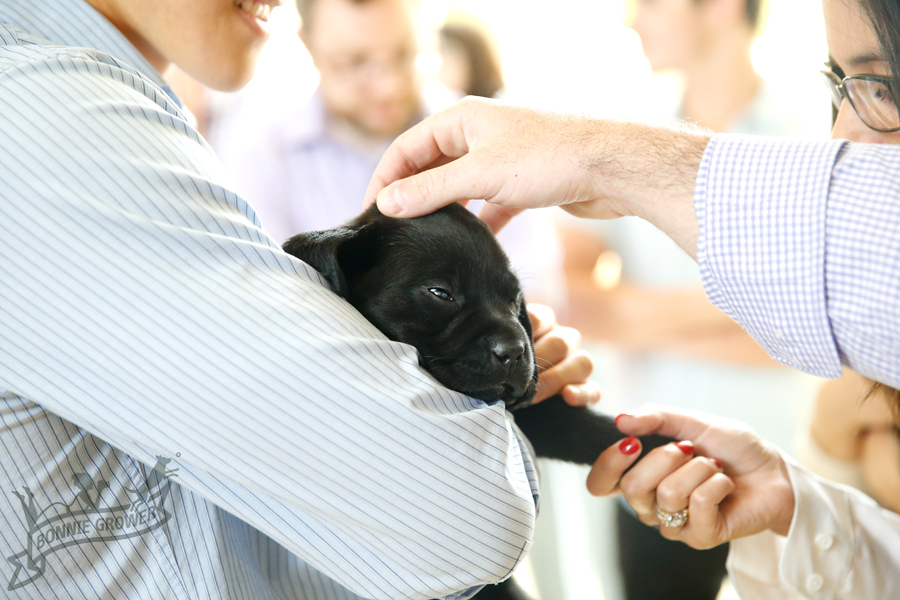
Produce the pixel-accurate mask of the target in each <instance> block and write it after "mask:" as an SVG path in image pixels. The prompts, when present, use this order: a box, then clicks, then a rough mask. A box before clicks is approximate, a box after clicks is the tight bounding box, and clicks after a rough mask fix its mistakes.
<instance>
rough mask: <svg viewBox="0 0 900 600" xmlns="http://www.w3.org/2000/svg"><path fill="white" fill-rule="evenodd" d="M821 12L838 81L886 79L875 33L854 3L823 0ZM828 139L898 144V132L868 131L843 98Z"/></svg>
mask: <svg viewBox="0 0 900 600" xmlns="http://www.w3.org/2000/svg"><path fill="white" fill-rule="evenodd" d="M822 9H823V12H824V14H825V37H826V38H827V40H828V54H829V56H830V57H831V69H832V71H834V72H835V73H836V74H837V75H838V76H839V77H842V78H843V77H847V76H850V75H882V76H890V74H891V73H890V69H889V67H888V63H887V61H886V60H885V59H886V57H885V56H884V53H883V52H882V50H881V47H880V45H879V44H878V39H877V37H876V36H875V31H874V29H873V28H872V25H871V23H869V20H868V18H867V17H866V16H865V13H864V12H863V10H862V7H861V6H860V5H859V4H858V3H857V2H856V1H855V0H823V2H822ZM831 137H833V138H841V139H846V140H851V141H855V142H866V143H872V144H900V132H894V133H881V132H878V131H873V130H872V129H869V128H868V127H866V126H865V124H863V122H862V121H860V119H859V116H857V114H856V111H854V110H853V107H851V106H850V103H849V102H848V101H847V100H846V99H844V101H843V103H842V104H841V109H840V111H838V115H837V119H836V120H835V122H834V129H833V130H832V134H831Z"/></svg>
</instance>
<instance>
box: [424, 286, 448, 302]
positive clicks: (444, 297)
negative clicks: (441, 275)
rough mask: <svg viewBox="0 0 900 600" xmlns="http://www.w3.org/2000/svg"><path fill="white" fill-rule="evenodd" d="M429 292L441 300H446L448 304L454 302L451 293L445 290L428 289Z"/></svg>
mask: <svg viewBox="0 0 900 600" xmlns="http://www.w3.org/2000/svg"><path fill="white" fill-rule="evenodd" d="M428 291H429V292H431V293H432V294H434V295H435V296H437V297H438V298H440V299H441V300H446V301H448V302H453V296H451V295H450V292H448V291H447V290H445V289H443V288H428Z"/></svg>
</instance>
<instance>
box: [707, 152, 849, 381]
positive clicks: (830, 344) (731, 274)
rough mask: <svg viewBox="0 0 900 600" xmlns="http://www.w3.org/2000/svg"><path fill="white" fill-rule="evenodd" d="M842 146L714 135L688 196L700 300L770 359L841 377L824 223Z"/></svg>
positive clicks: (821, 374) (810, 371) (812, 371)
mask: <svg viewBox="0 0 900 600" xmlns="http://www.w3.org/2000/svg"><path fill="white" fill-rule="evenodd" d="M844 143H845V142H842V141H828V142H810V141H802V140H789V139H770V138H761V137H755V136H742V135H729V134H719V135H716V136H714V137H713V138H712V140H711V141H710V143H709V144H708V145H707V148H706V151H705V152H704V154H703V160H702V162H701V165H700V170H699V172H698V174H697V182H696V186H695V191H694V206H695V209H696V212H697V220H698V224H699V227H700V237H699V240H698V246H697V260H698V262H699V263H700V271H701V276H702V279H703V286H704V289H705V290H706V294H707V296H708V297H709V300H710V301H711V302H712V303H713V304H715V305H716V306H717V307H719V308H720V309H721V310H722V311H724V312H725V313H726V314H727V315H728V316H730V317H731V318H732V319H734V320H735V321H737V322H738V323H739V324H740V325H741V326H742V327H743V328H744V329H746V330H747V332H748V333H750V335H751V336H753V338H754V339H755V340H756V341H757V342H759V344H760V345H762V346H763V348H764V349H765V350H766V351H767V352H768V353H769V354H770V355H771V356H772V357H773V358H775V359H776V360H779V361H780V362H783V363H785V364H787V365H789V366H792V367H795V368H798V369H802V370H804V371H807V372H809V373H813V374H815V375H819V376H824V377H838V376H840V374H841V360H840V356H839V354H838V349H837V345H836V344H835V340H834V337H833V335H832V331H831V325H830V323H829V319H828V313H827V310H826V291H825V222H826V204H827V198H828V190H829V185H830V181H831V173H832V169H833V166H834V163H835V160H836V158H837V156H838V154H839V152H840V151H841V148H842V146H843V144H844Z"/></svg>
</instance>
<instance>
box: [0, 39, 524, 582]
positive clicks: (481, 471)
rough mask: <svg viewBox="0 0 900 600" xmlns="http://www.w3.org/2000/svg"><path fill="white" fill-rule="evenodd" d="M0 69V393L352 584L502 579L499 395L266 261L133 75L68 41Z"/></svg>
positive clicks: (512, 470)
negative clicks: (67, 51)
mask: <svg viewBox="0 0 900 600" xmlns="http://www.w3.org/2000/svg"><path fill="white" fill-rule="evenodd" d="M0 78H2V80H3V81H2V85H0V104H2V105H3V107H4V110H3V112H2V114H0V129H2V130H3V131H4V142H3V143H2V144H0V181H2V182H3V185H2V186H0V256H2V257H3V260H2V261H0V280H2V281H3V285H2V286H0V315H2V318H0V339H2V340H3V344H0V390H3V391H6V392H10V393H14V394H16V395H18V396H21V397H22V398H25V399H27V400H31V401H33V402H35V403H37V404H39V405H40V406H41V407H43V408H44V409H46V410H48V411H51V412H53V413H55V414H57V415H59V416H60V417H62V418H64V419H66V420H68V421H70V422H72V423H74V424H75V425H77V426H79V427H81V428H83V429H85V430H87V431H88V432H90V433H93V434H94V435H96V436H98V437H99V438H101V439H103V440H106V441H108V442H109V443H111V444H112V445H114V446H116V447H118V448H120V449H121V450H123V451H124V452H126V453H128V454H130V455H132V456H134V457H135V458H137V459H139V460H142V461H144V462H147V463H149V464H153V463H154V462H155V461H156V455H163V456H166V457H170V458H172V459H173V461H172V467H173V468H178V469H179V477H178V481H179V483H180V484H181V485H182V486H185V487H187V488H189V489H190V490H192V491H193V492H195V493H197V494H200V495H201V496H203V497H204V498H207V499H209V500H210V501H212V502H214V503H215V504H217V505H218V506H220V507H222V508H224V509H225V510H227V511H229V512H231V513H233V514H235V515H237V516H238V517H239V518H241V519H243V520H244V521H246V522H247V523H249V524H250V525H252V526H253V527H255V528H257V529H259V530H260V531H262V532H263V533H265V534H266V535H267V536H269V537H271V538H272V539H274V540H275V541H276V542H278V543H279V544H281V545H283V546H284V547H285V548H287V549H288V550H289V551H291V552H293V553H295V554H297V555H298V556H300V557H301V558H303V559H304V560H305V561H307V562H308V563H310V564H311V565H313V566H315V567H316V568H318V569H319V570H321V571H322V572H324V573H325V574H327V575H328V576H330V577H332V578H333V579H334V580H336V581H338V582H340V583H341V584H342V585H344V586H346V587H347V588H348V589H350V590H352V591H353V592H355V593H357V594H360V595H362V596H364V597H369V598H386V599H396V598H435V597H444V596H453V595H455V594H457V593H464V591H465V590H467V589H469V588H471V587H473V586H477V585H479V584H481V583H484V582H488V581H497V580H499V579H501V578H503V577H505V576H507V575H508V574H509V573H510V572H511V570H512V569H513V568H514V567H515V565H516V564H517V563H518V562H519V561H520V560H521V558H522V557H523V556H524V554H525V552H526V550H527V549H528V547H529V546H530V543H531V534H532V531H533V523H534V518H535V513H536V504H537V485H536V475H535V472H534V467H533V464H532V459H531V457H530V456H529V454H528V453H527V451H526V450H525V449H524V448H523V446H522V445H521V443H520V439H519V437H518V436H517V434H516V433H515V431H514V428H513V427H512V425H511V424H510V422H509V420H508V419H507V417H506V415H505V412H504V409H503V406H502V404H498V405H495V406H487V405H485V404H484V403H482V402H478V401H475V400H473V399H471V398H467V397H465V396H463V395H461V394H457V393H454V392H451V391H448V390H446V389H444V388H442V387H440V386H439V385H438V384H436V383H435V381H434V380H433V379H432V378H431V377H430V376H428V375H427V374H426V373H424V372H423V371H422V370H421V369H420V368H419V367H418V363H417V358H416V356H415V353H414V351H413V350H412V349H411V348H410V347H408V346H404V345H401V344H397V343H393V342H390V341H388V340H386V339H385V338H384V336H382V335H381V334H380V333H379V332H378V331H377V330H375V329H374V328H373V327H372V326H371V325H370V324H369V323H368V322H366V321H365V320H364V319H363V318H362V317H361V316H360V315H359V314H358V313H357V312H356V311H354V310H353V309H352V308H351V307H350V306H349V305H348V304H346V303H345V302H343V301H342V300H340V299H339V298H338V297H337V296H335V295H334V294H332V293H331V292H330V291H329V290H328V289H327V287H326V286H325V284H324V283H323V282H322V280H321V279H320V277H319V275H318V274H317V273H316V272H315V271H313V270H312V269H311V268H309V267H308V266H306V265H305V264H303V263H301V262H300V261H297V260H295V259H293V258H291V257H289V256H287V255H285V254H284V253H283V252H282V251H281V250H280V248H278V247H277V246H276V245H275V244H274V243H273V242H272V241H271V239H270V238H268V236H267V235H266V234H265V232H263V231H262V230H261V229H260V228H259V226H258V222H256V221H255V217H254V214H253V211H252V209H251V208H250V207H249V206H248V205H247V204H246V203H245V202H244V201H243V200H241V199H240V198H238V197H236V196H235V195H234V194H233V193H231V192H229V191H227V190H226V189H224V188H223V187H221V186H220V185H219V183H218V181H220V180H221V179H222V177H223V175H224V174H223V173H222V172H221V166H220V165H219V164H218V161H217V160H216V159H215V156H214V155H213V154H212V152H211V151H210V150H209V147H208V146H206V144H205V143H203V142H202V140H201V139H200V138H199V136H197V134H196V132H195V131H193V130H192V129H191V128H190V127H189V126H187V124H186V123H185V122H184V121H183V120H182V119H181V117H180V115H179V113H178V112H177V110H176V109H175V108H174V105H172V104H171V103H167V102H166V101H165V98H164V96H163V95H162V94H161V93H159V97H158V100H157V101H156V102H154V101H153V100H152V99H151V98H152V96H151V93H152V92H153V89H152V87H153V86H152V84H149V83H148V82H146V81H141V80H140V79H139V78H138V77H136V76H135V75H134V74H133V73H130V72H128V71H127V70H123V69H122V68H120V67H118V66H116V65H111V64H109V63H106V62H102V61H98V60H92V59H90V58H84V57H82V56H77V57H71V56H68V55H62V56H58V57H50V58H47V57H41V58H39V59H37V60H34V61H32V62H29V63H28V64H27V65H25V66H24V67H22V68H21V69H19V68H13V69H9V70H7V71H4V72H3V73H2V74H0ZM157 93H158V92H157ZM145 94H146V95H145Z"/></svg>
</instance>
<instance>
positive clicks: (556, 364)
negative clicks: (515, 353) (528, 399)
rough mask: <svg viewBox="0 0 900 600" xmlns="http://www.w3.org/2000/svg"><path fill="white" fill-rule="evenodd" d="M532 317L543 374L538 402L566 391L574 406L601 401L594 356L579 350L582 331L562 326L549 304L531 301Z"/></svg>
mask: <svg viewBox="0 0 900 600" xmlns="http://www.w3.org/2000/svg"><path fill="white" fill-rule="evenodd" d="M528 316H529V317H530V318H531V328H532V331H533V335H534V357H535V361H536V362H537V365H538V369H539V370H540V374H539V376H538V384H537V395H536V396H535V397H534V402H535V403H537V402H540V401H541V400H545V399H547V398H549V397H550V396H555V395H556V394H562V397H563V399H564V400H565V401H566V402H567V403H569V404H571V405H573V406H584V405H586V404H592V403H594V402H597V401H598V400H600V387H599V386H598V385H597V383H596V382H594V381H591V380H590V379H589V378H590V376H591V373H592V372H593V370H594V361H593V360H591V357H590V355H589V354H588V353H587V352H585V351H583V350H579V348H580V347H581V334H580V333H578V331H577V330H575V329H572V328H571V327H561V326H560V325H558V324H557V322H556V314H555V313H554V312H553V309H552V308H550V307H549V306H544V305H542V304H529V305H528Z"/></svg>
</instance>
